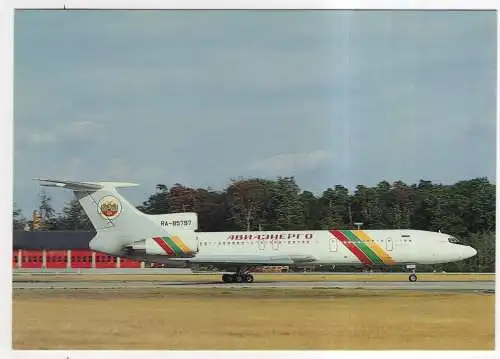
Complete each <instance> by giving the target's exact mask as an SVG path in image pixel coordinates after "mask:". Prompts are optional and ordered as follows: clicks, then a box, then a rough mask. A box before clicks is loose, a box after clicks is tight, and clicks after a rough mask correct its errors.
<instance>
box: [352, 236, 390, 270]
mask: <svg viewBox="0 0 500 359" xmlns="http://www.w3.org/2000/svg"><path fill="white" fill-rule="evenodd" d="M353 232H354V234H356V236H357V237H358V238H360V239H361V240H362V241H363V242H365V243H366V245H367V246H368V247H370V249H372V250H373V251H374V252H375V253H376V254H377V255H378V256H379V257H380V259H382V261H383V262H384V263H385V264H394V259H392V257H391V256H390V255H388V254H387V252H386V251H384V250H383V249H382V247H380V246H379V245H378V244H377V242H375V241H374V240H373V239H371V238H370V237H369V236H368V235H367V234H366V233H365V232H363V231H361V230H354V231H353Z"/></svg>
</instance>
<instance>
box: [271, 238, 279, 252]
mask: <svg viewBox="0 0 500 359" xmlns="http://www.w3.org/2000/svg"><path fill="white" fill-rule="evenodd" d="M272 244H273V250H275V251H277V250H278V249H279V245H280V242H279V240H278V239H276V238H275V239H273V241H272Z"/></svg>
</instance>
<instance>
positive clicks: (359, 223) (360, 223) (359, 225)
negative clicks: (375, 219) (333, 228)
mask: <svg viewBox="0 0 500 359" xmlns="http://www.w3.org/2000/svg"><path fill="white" fill-rule="evenodd" d="M354 225H355V226H357V227H358V231H359V229H360V228H361V226H362V225H363V222H355V223H354Z"/></svg>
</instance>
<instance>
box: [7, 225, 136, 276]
mask: <svg viewBox="0 0 500 359" xmlns="http://www.w3.org/2000/svg"><path fill="white" fill-rule="evenodd" d="M94 235H95V232H92V231H33V232H26V231H14V238H13V244H14V245H13V253H12V267H13V268H33V269H35V268H40V269H42V268H59V269H64V268H68V269H69V268H141V267H144V263H142V262H138V261H134V260H131V259H128V258H120V257H114V256H110V255H107V254H104V253H99V252H95V251H92V250H91V249H90V248H89V242H90V240H91V239H92V237H93V236H94Z"/></svg>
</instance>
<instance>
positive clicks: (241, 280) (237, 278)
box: [233, 274, 243, 283]
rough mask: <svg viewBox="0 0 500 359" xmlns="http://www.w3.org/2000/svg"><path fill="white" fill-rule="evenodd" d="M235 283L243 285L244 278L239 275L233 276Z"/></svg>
mask: <svg viewBox="0 0 500 359" xmlns="http://www.w3.org/2000/svg"><path fill="white" fill-rule="evenodd" d="M233 282H236V283H242V282H243V276H241V275H238V274H235V275H233Z"/></svg>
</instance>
